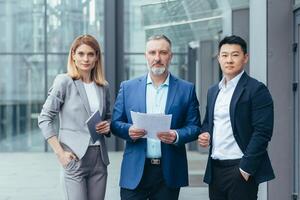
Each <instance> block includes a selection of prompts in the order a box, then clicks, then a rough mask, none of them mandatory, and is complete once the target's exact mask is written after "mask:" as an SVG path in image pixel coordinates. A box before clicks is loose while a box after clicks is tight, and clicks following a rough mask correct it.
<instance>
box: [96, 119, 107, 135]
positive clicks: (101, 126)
mask: <svg viewBox="0 0 300 200" xmlns="http://www.w3.org/2000/svg"><path fill="white" fill-rule="evenodd" d="M96 131H97V133H99V134H104V135H106V134H108V133H109V131H110V124H109V122H108V121H102V122H99V123H98V124H97V125H96Z"/></svg>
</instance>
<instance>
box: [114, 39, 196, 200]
mask: <svg viewBox="0 0 300 200" xmlns="http://www.w3.org/2000/svg"><path fill="white" fill-rule="evenodd" d="M145 56H146V59H147V63H148V70H149V72H148V74H147V75H145V76H142V77H139V78H136V79H133V80H129V81H125V82H123V83H122V84H121V87H120V91H119V94H118V96H117V99H116V103H115V107H114V111H113V117H112V123H111V130H112V133H113V134H115V135H116V136H118V137H120V138H123V139H124V140H125V141H126V147H125V151H124V156H123V161H122V167H121V177H120V187H121V199H122V200H123V199H124V200H125V199H126V200H146V199H150V200H176V199H178V196H179V191H180V187H182V186H187V185H188V167H187V158H186V150H185V144H186V143H188V142H190V141H193V140H196V139H197V137H198V134H199V132H200V115H199V104H198V101H197V97H196V93H195V86H194V84H192V83H189V82H187V81H184V80H181V79H179V78H176V77H175V76H173V75H172V74H171V73H170V72H169V71H168V67H169V63H170V61H171V58H172V51H171V41H170V40H169V39H168V38H167V37H166V36H164V35H158V36H152V37H150V38H149V39H148V42H147V44H146V53H145ZM130 111H135V112H141V113H163V114H172V121H171V129H170V130H169V131H166V132H160V133H157V136H158V138H159V139H158V140H155V139H150V138H147V139H146V138H144V137H143V136H147V133H146V132H145V130H142V129H138V128H136V127H134V126H133V125H132V119H131V115H130ZM153 126H155V124H153Z"/></svg>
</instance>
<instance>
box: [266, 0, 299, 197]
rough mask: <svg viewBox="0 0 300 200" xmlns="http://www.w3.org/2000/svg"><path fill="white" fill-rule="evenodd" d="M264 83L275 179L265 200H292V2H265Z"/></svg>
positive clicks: (290, 0) (275, 0)
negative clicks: (270, 109)
mask: <svg viewBox="0 0 300 200" xmlns="http://www.w3.org/2000/svg"><path fill="white" fill-rule="evenodd" d="M267 13H268V15H267V24H268V26H267V42H268V43H267V49H268V54H267V65H268V71H267V84H268V87H269V89H270V91H271V94H272V96H273V100H274V106H275V107H274V109H275V126H274V132H273V138H272V142H271V144H270V146H269V152H270V156H271V161H272V164H273V167H274V170H275V174H276V179H275V180H273V181H271V182H269V184H268V199H270V200H283V199H291V194H292V188H293V185H292V182H293V129H292V127H293V124H292V122H293V116H292V109H293V106H292V97H293V94H292V60H293V58H292V30H293V27H292V21H293V20H292V19H293V18H292V13H293V12H292V0H285V1H282V0H269V1H268V3H267Z"/></svg>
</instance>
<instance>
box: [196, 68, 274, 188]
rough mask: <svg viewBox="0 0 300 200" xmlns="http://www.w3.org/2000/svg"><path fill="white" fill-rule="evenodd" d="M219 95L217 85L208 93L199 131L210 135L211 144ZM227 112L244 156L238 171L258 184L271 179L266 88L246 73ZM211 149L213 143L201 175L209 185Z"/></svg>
mask: <svg viewBox="0 0 300 200" xmlns="http://www.w3.org/2000/svg"><path fill="white" fill-rule="evenodd" d="M218 93H219V87H218V84H216V85H214V86H212V87H211V88H210V89H209V90H208V93H207V107H206V114H205V118H204V121H203V124H202V130H201V132H206V131H207V132H209V133H210V135H211V141H212V138H213V137H214V136H213V126H214V124H213V119H214V107H215V102H216V98H217V96H218ZM229 112H230V121H231V126H232V129H233V135H234V138H235V140H236V142H237V144H238V146H239V147H240V149H241V150H242V152H243V154H244V156H243V157H242V159H241V162H240V168H241V169H243V170H244V171H246V172H248V173H250V174H251V175H252V176H253V177H254V178H255V180H256V182H257V183H261V182H265V181H268V180H271V179H273V178H274V177H275V176H274V172H273V169H272V166H271V162H270V159H269V156H268V152H267V146H268V142H269V141H270V140H271V137H272V132H273V122H274V110H273V100H272V97H271V95H270V93H269V91H268V89H267V87H266V86H265V85H264V84H263V83H261V82H258V81H257V80H255V79H253V78H251V77H249V76H248V75H247V74H246V72H245V73H244V74H243V75H242V76H241V78H240V80H239V82H238V84H237V86H236V88H235V90H234V93H233V96H232V99H231V102H230V111H229ZM211 150H212V144H211V146H210V151H209V158H208V163H207V168H206V172H205V176H204V182H206V183H211V179H212V168H211V167H212V166H211Z"/></svg>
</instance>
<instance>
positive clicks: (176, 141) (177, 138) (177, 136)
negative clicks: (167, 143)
mask: <svg viewBox="0 0 300 200" xmlns="http://www.w3.org/2000/svg"><path fill="white" fill-rule="evenodd" d="M174 132H175V133H176V140H175V141H174V142H173V144H177V143H178V140H179V135H178V133H177V131H176V130H174Z"/></svg>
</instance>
